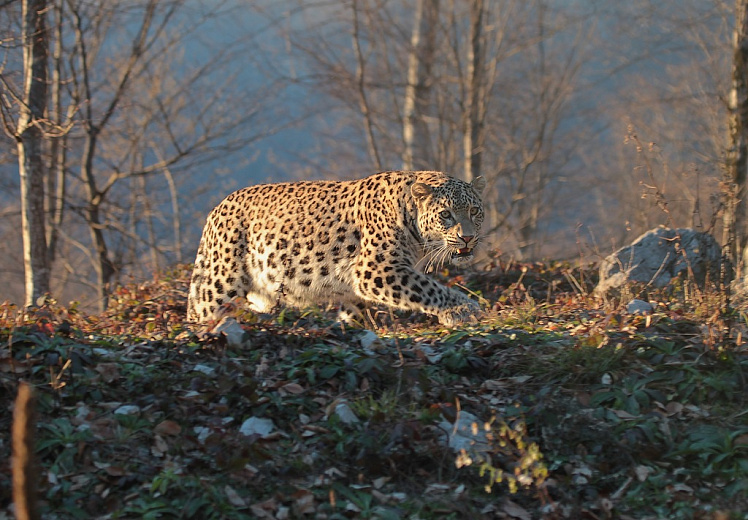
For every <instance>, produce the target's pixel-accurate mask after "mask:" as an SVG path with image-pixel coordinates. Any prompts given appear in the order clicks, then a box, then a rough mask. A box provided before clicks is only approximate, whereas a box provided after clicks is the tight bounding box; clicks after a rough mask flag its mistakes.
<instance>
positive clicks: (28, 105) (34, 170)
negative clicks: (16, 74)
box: [16, 0, 50, 306]
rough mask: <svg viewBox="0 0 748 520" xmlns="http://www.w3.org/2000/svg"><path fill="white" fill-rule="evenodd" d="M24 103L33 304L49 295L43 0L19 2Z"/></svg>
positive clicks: (26, 253)
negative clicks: (43, 128) (45, 198)
mask: <svg viewBox="0 0 748 520" xmlns="http://www.w3.org/2000/svg"><path fill="white" fill-rule="evenodd" d="M22 10H23V29H22V31H23V36H22V37H23V68H24V89H23V90H24V93H23V96H24V99H23V104H22V105H21V107H20V117H19V120H18V129H17V133H16V138H17V147H18V172H19V174H20V178H21V228H22V234H23V262H24V272H25V287H26V299H25V305H26V306H31V305H34V304H35V303H36V301H37V299H38V298H39V297H40V296H43V295H44V294H46V293H48V292H49V271H50V269H49V262H48V256H47V237H46V225H45V212H44V178H45V167H44V133H43V131H42V128H41V124H42V123H43V120H44V117H45V114H44V112H45V108H46V103H47V49H48V41H47V40H48V35H47V30H46V24H45V11H46V1H45V0H24V1H23V5H22Z"/></svg>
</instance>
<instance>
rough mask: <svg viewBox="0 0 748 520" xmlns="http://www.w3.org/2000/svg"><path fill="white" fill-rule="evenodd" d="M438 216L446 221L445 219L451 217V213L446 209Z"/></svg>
mask: <svg viewBox="0 0 748 520" xmlns="http://www.w3.org/2000/svg"><path fill="white" fill-rule="evenodd" d="M439 216H440V217H441V218H444V219H446V218H451V217H452V212H451V211H449V210H448V209H445V210H443V211H442V212H441V213H439Z"/></svg>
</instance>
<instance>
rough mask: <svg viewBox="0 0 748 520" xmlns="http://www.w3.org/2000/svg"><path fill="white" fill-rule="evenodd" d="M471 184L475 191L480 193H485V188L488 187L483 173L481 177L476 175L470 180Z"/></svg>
mask: <svg viewBox="0 0 748 520" xmlns="http://www.w3.org/2000/svg"><path fill="white" fill-rule="evenodd" d="M470 185H471V186H472V187H473V189H474V190H475V192H476V193H477V194H478V195H480V194H481V193H483V190H484V189H485V188H486V179H484V178H483V176H482V175H481V176H480V177H476V178H475V179H473V180H472V181H471V182H470Z"/></svg>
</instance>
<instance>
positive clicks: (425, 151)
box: [403, 0, 439, 170]
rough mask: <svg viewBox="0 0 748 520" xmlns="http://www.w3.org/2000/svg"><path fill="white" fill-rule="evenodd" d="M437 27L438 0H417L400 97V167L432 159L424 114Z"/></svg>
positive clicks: (424, 163)
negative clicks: (401, 149)
mask: <svg viewBox="0 0 748 520" xmlns="http://www.w3.org/2000/svg"><path fill="white" fill-rule="evenodd" d="M438 28H439V0H418V2H417V3H416V8H415V12H414V14H413V32H412V35H411V38H410V52H409V56H408V76H407V84H406V86H405V94H404V99H403V169H404V170H413V169H416V161H415V158H418V164H419V168H429V167H431V164H432V163H433V159H432V158H431V153H430V148H429V141H430V136H429V131H428V124H427V122H426V117H427V116H428V111H429V107H428V105H429V101H430V97H431V84H432V81H433V78H432V76H431V70H432V68H433V65H434V51H435V46H436V34H437V31H438Z"/></svg>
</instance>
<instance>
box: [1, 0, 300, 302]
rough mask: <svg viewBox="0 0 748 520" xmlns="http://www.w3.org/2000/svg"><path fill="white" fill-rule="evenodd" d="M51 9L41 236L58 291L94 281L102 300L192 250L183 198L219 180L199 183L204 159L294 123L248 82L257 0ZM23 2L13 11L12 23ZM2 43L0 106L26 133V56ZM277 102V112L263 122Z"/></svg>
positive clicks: (272, 91)
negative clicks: (251, 13)
mask: <svg viewBox="0 0 748 520" xmlns="http://www.w3.org/2000/svg"><path fill="white" fill-rule="evenodd" d="M47 8H48V11H47V12H48V13H50V18H51V19H53V20H54V22H53V27H52V29H51V30H49V31H48V32H47V33H46V34H47V36H48V41H49V49H51V60H50V61H49V64H48V67H49V81H45V82H44V85H45V86H47V85H49V92H48V97H49V107H48V108H47V107H46V105H45V107H44V108H43V109H42V111H41V113H42V114H43V117H44V118H46V119H43V120H42V122H43V123H44V127H43V128H42V127H41V126H40V125H39V124H38V123H36V124H35V126H34V125H30V124H29V125H27V126H29V128H31V129H32V130H33V128H37V129H41V130H43V132H42V133H41V134H40V136H41V137H40V138H41V143H42V146H43V148H42V155H41V156H40V158H41V160H42V165H43V166H44V168H43V173H42V177H41V183H42V189H34V190H33V191H34V193H37V194H40V195H41V199H40V200H41V206H40V207H41V209H36V210H34V211H32V212H31V213H33V214H34V215H37V216H40V217H41V218H42V219H44V218H46V219H47V220H46V222H45V221H44V220H42V223H43V224H46V237H44V235H45V233H44V231H43V232H42V236H43V239H44V241H45V243H46V244H48V247H47V248H46V250H45V257H46V259H47V261H48V262H49V264H50V265H51V266H52V267H54V270H53V273H55V278H54V280H55V281H56V283H55V284H54V285H55V286H56V287H57V288H58V289H57V290H56V292H57V291H61V290H62V289H63V286H64V285H66V284H75V285H76V287H77V289H76V291H77V294H75V293H74V294H73V297H75V298H81V296H82V295H81V293H80V287H81V284H83V285H84V286H86V287H88V288H89V289H88V291H89V294H90V292H91V291H94V292H95V294H96V296H95V297H93V298H91V300H89V301H87V302H85V301H84V303H86V304H91V303H93V304H94V305H96V306H98V307H99V308H103V307H104V306H105V305H106V304H107V296H108V294H109V288H110V287H111V285H112V284H113V283H115V282H117V281H119V280H120V279H121V277H122V276H130V275H132V274H133V273H138V275H140V276H144V275H148V274H149V272H150V271H151V270H152V269H155V268H158V267H160V266H163V265H167V264H171V263H173V262H174V261H175V260H177V261H178V260H180V259H181V258H182V256H181V255H182V249H185V248H186V249H188V250H189V249H191V248H190V244H189V243H187V244H185V243H184V240H183V239H184V237H185V236H186V235H187V234H186V233H185V231H184V226H182V225H181V222H180V219H182V218H184V216H185V214H184V212H185V211H186V209H185V208H186V207H188V206H189V204H187V205H185V204H183V203H182V202H181V201H180V198H182V199H183V200H185V199H186V200H187V201H188V202H191V201H190V200H189V194H190V193H192V194H198V193H199V192H201V191H204V190H205V189H206V187H208V188H213V189H215V188H216V186H215V180H216V176H215V175H214V174H213V173H212V172H211V173H210V176H211V180H212V182H211V183H205V182H203V183H199V182H195V175H197V174H202V175H203V176H205V172H204V171H201V168H204V167H205V165H208V164H212V163H214V162H215V163H216V164H218V163H222V162H224V161H228V160H229V158H230V157H231V156H232V154H236V152H238V151H241V150H245V149H246V147H247V146H248V145H251V144H252V143H253V142H255V141H256V140H259V139H262V138H263V137H265V136H268V135H271V134H273V133H275V132H276V131H278V130H279V129H281V128H283V127H284V126H287V125H288V124H289V119H288V118H284V116H285V114H283V113H282V111H281V110H280V109H277V110H275V109H274V108H273V106H274V104H273V103H272V101H273V99H275V98H277V97H278V96H279V95H281V93H282V88H281V87H279V86H278V85H274V84H272V83H270V82H264V83H263V84H256V85H251V86H250V85H248V83H247V78H246V74H244V71H246V70H247V67H248V66H250V65H252V64H253V61H252V60H253V53H252V52H251V49H253V48H254V45H255V44H254V40H253V38H254V37H255V35H254V34H252V33H251V32H249V31H242V30H241V28H240V24H241V17H238V16H234V15H236V14H237V13H239V12H241V13H243V12H244V9H245V8H246V5H245V6H239V5H238V4H235V3H233V2H230V1H227V2H214V3H211V5H210V6H202V5H198V4H194V5H191V6H190V9H189V10H185V2H184V1H183V0H139V1H137V2H133V1H131V0H127V1H124V0H123V1H116V0H113V1H111V2H93V3H91V2H88V1H81V0H58V1H55V2H49V3H48V5H47ZM15 11H16V10H14V9H13V8H12V6H11V8H9V9H7V10H4V11H3V12H2V15H3V17H4V18H3V19H4V20H6V21H7V22H8V25H9V27H11V28H13V27H14V26H15V25H16V24H17V18H18V14H16V12H15ZM18 11H20V9H18ZM228 23H230V24H235V25H234V27H232V31H233V32H231V33H228V32H227V34H223V33H222V34H221V38H220V39H219V40H220V41H217V40H215V39H206V40H201V39H200V38H199V37H197V36H198V35H199V34H200V32H201V31H203V30H205V31H208V30H213V31H215V29H216V27H220V26H221V25H226V24H228ZM18 26H19V27H20V24H18ZM232 35H233V36H232ZM10 38H12V36H11V37H10ZM5 41H6V42H12V41H14V40H12V39H7V40H5ZM19 41H20V39H19ZM214 42H215V44H216V45H214ZM19 49H20V46H19ZM1 50H2V52H3V53H4V56H3V59H4V64H5V68H4V69H3V70H2V71H0V72H1V74H0V78H1V79H2V81H3V82H2V85H3V92H2V94H3V100H4V104H3V112H2V113H3V115H4V116H5V120H6V123H8V124H6V126H11V127H12V130H13V132H12V136H13V137H14V138H15V135H16V133H18V132H16V131H15V130H16V127H18V126H19V125H18V124H16V123H14V121H13V118H12V117H11V115H12V113H11V111H10V108H12V107H13V106H22V105H23V103H22V101H23V99H22V96H21V95H20V94H16V92H21V91H22V89H21V88H19V87H18V85H19V84H20V82H19V81H17V80H16V79H15V78H16V77H17V76H18V73H17V72H16V71H18V70H20V65H21V60H20V59H18V60H16V58H15V54H14V47H13V46H11V45H5V46H4V47H3V48H2V49H1ZM239 62H241V63H242V67H237V66H236V63H239ZM46 70H47V69H46V68H45V72H46ZM243 74H244V76H242V75H243ZM34 77H35V78H43V77H45V76H42V75H41V74H35V75H34ZM46 97H47V95H46V94H45V96H44V99H45V102H46ZM12 103H15V105H13V104H12ZM278 105H279V104H278ZM271 111H272V112H274V113H275V115H276V117H275V118H274V119H273V120H272V122H271V120H270V119H268V120H267V121H262V122H261V121H260V119H259V118H260V117H261V114H265V113H270V112H271ZM19 122H24V121H23V120H22V119H21V118H19ZM19 128H20V127H19ZM19 135H20V133H19ZM24 135H27V134H24ZM248 155H249V154H248ZM234 163H235V164H244V163H246V160H245V159H244V158H238V159H237V160H235V161H234ZM211 167H213V166H211ZM201 184H202V185H201ZM45 192H46V197H45ZM11 209H12V211H11V213H10V215H13V214H15V212H16V211H18V210H15V209H13V208H11ZM199 210H200V211H201V212H202V211H204V208H202V207H201V208H199ZM18 214H19V215H20V212H19V213H18ZM199 227H200V225H199V223H196V224H195V225H190V230H191V231H190V232H192V231H194V230H193V229H192V228H196V229H197V231H199ZM197 231H195V232H197ZM86 263H88V265H86ZM3 272H4V271H3V269H2V268H0V273H3ZM48 272H49V271H48ZM71 286H72V285H71ZM48 290H49V289H47V291H48ZM53 290H54V287H53ZM44 292H46V291H44Z"/></svg>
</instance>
